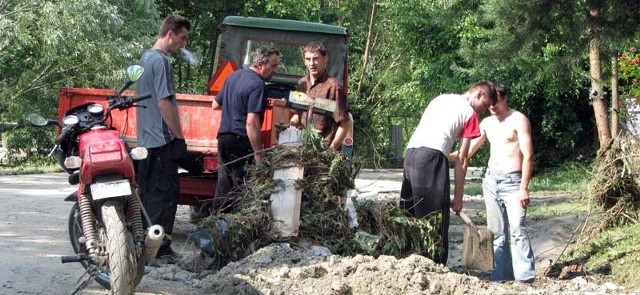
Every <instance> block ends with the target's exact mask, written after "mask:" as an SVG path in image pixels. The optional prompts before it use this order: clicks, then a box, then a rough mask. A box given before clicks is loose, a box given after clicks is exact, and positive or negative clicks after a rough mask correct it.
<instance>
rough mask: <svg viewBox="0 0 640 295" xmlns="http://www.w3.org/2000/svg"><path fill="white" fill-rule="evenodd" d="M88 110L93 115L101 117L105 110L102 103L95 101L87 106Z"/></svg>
mask: <svg viewBox="0 0 640 295" xmlns="http://www.w3.org/2000/svg"><path fill="white" fill-rule="evenodd" d="M87 111H89V113H90V114H91V116H94V117H99V116H102V113H103V112H104V107H103V106H102V105H101V104H98V103H94V104H92V105H90V106H88V107H87Z"/></svg>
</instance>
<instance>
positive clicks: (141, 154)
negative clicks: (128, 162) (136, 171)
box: [130, 146, 149, 160]
mask: <svg viewBox="0 0 640 295" xmlns="http://www.w3.org/2000/svg"><path fill="white" fill-rule="evenodd" d="M130 154H131V159H134V160H144V159H146V158H147V155H148V154H149V152H148V151H147V148H144V147H141V146H139V147H135V148H133V149H132V150H131V153H130Z"/></svg>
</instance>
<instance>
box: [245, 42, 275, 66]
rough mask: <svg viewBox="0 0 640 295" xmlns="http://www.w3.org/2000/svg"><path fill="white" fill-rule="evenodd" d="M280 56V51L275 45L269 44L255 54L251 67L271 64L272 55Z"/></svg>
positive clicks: (259, 48) (261, 47)
mask: <svg viewBox="0 0 640 295" xmlns="http://www.w3.org/2000/svg"><path fill="white" fill-rule="evenodd" d="M274 54H275V55H278V56H279V55H280V51H278V49H276V48H275V47H274V46H273V45H271V44H267V45H262V46H260V47H258V49H256V51H254V52H253V57H252V59H251V66H252V67H256V66H258V65H261V64H267V63H269V60H270V59H271V56H272V55H274Z"/></svg>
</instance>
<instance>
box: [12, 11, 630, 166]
mask: <svg viewBox="0 0 640 295" xmlns="http://www.w3.org/2000/svg"><path fill="white" fill-rule="evenodd" d="M639 3H640V1H639V0H633V1H628V0H580V1H552V0H534V1H525V0H509V1H507V0H472V1H462V0H436V1H425V0H406V1H390V0H379V1H370V0H317V1H306V2H300V1H291V0H242V1H237V0H223V1H166V0H163V1H150V0H134V1H121V0H116V1H105V0H73V1H71V0H56V1H45V0H29V1H27V0H0V52H2V54H1V55H0V97H2V99H1V100H0V122H19V121H21V118H22V117H23V116H24V114H26V113H28V112H31V111H38V112H40V113H44V114H47V115H51V116H53V114H55V113H56V112H57V103H58V101H57V89H58V88H59V87H61V86H74V87H98V88H113V87H115V86H116V85H118V84H119V83H120V82H121V81H122V79H123V75H124V72H123V70H122V69H124V68H125V67H126V65H128V64H131V63H135V62H137V60H138V58H139V57H140V55H141V54H142V52H143V51H144V50H146V49H147V48H148V47H150V46H151V45H152V44H153V40H154V39H155V37H156V34H157V32H156V30H157V26H158V24H159V22H160V20H161V19H162V18H163V17H164V16H166V15H168V14H172V13H177V14H181V15H184V16H186V17H187V18H189V19H190V20H191V22H192V30H191V33H190V35H189V44H188V47H189V49H190V50H191V51H193V52H196V53H197V54H199V55H201V56H202V57H203V59H202V60H203V62H202V63H200V64H198V65H195V66H194V65H189V64H187V63H184V62H182V61H181V60H179V59H176V60H175V64H174V66H175V69H176V71H175V72H176V76H177V77H176V82H177V85H178V87H179V91H181V92H190V93H204V92H205V89H206V84H207V81H208V79H209V77H210V75H211V74H212V71H213V69H212V68H211V67H212V64H211V61H212V55H213V49H214V48H215V46H214V45H213V42H215V38H214V37H215V34H216V32H217V26H218V24H219V23H220V22H221V21H222V19H223V18H224V17H225V16H227V15H245V16H254V17H272V18H287V19H296V20H303V21H313V22H321V23H328V24H335V25H341V26H344V27H346V28H347V29H348V30H349V33H350V41H349V52H350V56H349V62H350V66H349V71H350V79H349V85H348V89H349V96H348V97H349V98H348V99H349V103H350V104H351V106H352V108H353V113H354V118H355V124H356V132H355V136H356V145H357V146H356V148H357V153H358V155H359V156H360V157H361V160H362V161H363V163H364V164H365V165H366V166H386V165H390V164H391V163H392V160H393V158H394V157H397V156H398V151H397V147H396V146H394V145H393V144H392V136H391V130H392V129H393V130H396V131H397V130H402V133H403V139H404V141H405V142H406V140H408V137H409V136H410V135H411V133H412V132H413V129H414V128H415V126H416V124H417V121H418V119H419V117H420V115H421V114H422V112H423V110H424V108H425V106H426V105H427V104H428V102H429V101H430V100H431V99H432V98H434V97H435V96H437V95H438V94H440V93H445V92H450V93H462V92H464V91H465V90H466V88H467V87H468V86H469V85H470V84H472V83H474V82H476V81H478V80H483V79H486V80H492V81H497V82H500V83H503V84H505V85H507V87H509V89H510V92H511V98H512V100H511V103H510V104H511V105H512V107H514V108H516V109H518V110H520V111H522V112H523V113H524V114H525V115H527V116H528V117H529V119H530V121H531V124H532V131H533V137H534V148H535V151H536V157H537V159H538V161H537V165H540V166H542V167H546V166H551V165H554V164H556V163H559V162H562V161H563V160H571V159H573V158H575V157H577V156H578V155H579V154H582V155H584V156H592V155H594V154H595V151H596V149H597V148H598V147H599V146H602V145H603V144H605V143H604V142H603V138H606V136H604V137H603V135H606V131H608V128H609V125H608V122H609V120H608V115H609V114H608V113H609V104H610V102H609V98H608V97H607V95H606V94H605V92H607V93H610V91H606V90H608V89H609V87H610V85H611V83H610V82H609V81H610V80H609V79H610V73H611V71H610V62H609V58H608V56H610V55H612V54H619V55H620V62H621V63H620V66H621V69H620V77H621V80H620V86H621V88H620V90H621V92H620V93H621V96H623V97H625V96H629V95H638V90H637V89H639V87H638V86H637V85H638V84H637V83H638V82H637V78H638V77H637V73H638V72H637V71H638V70H637V69H638V66H637V64H638V62H634V60H638V57H637V56H638V55H637V53H636V51H635V50H636V49H635V48H637V45H638V44H637V41H636V40H637V38H636V37H637V36H638V30H637V28H638V22H639V21H640V17H639V11H640V4H639ZM595 49H598V50H599V51H597V53H598V54H596V51H594V50H595ZM603 57H604V58H603ZM301 62H302V61H301ZM597 66H600V67H597ZM598 71H599V72H598ZM634 71H635V72H634ZM598 73H599V74H598ZM592 89H597V90H598V91H597V92H598V95H596V96H593V95H591V94H592V93H593V91H592ZM389 106H393V107H389ZM605 123H606V124H605ZM392 127H394V128H392ZM603 129H606V130H603ZM609 134H610V133H609ZM36 136H37V135H35V133H34V134H31V133H30V132H23V133H20V131H15V132H12V134H10V136H9V137H5V138H19V140H18V142H20V143H22V144H23V146H30V147H33V146H35V145H34V144H35V143H36V142H37V144H38V146H45V145H46V144H50V142H48V143H47V141H46V140H34V139H33V138H34V137H36ZM7 140H8V139H7ZM19 147H20V145H19V144H18V145H16V148H19ZM401 152H402V151H400V153H401ZM485 152H486V151H485ZM474 161H477V164H478V165H480V164H481V163H482V162H481V161H482V159H476V160H474ZM472 164H473V163H472Z"/></svg>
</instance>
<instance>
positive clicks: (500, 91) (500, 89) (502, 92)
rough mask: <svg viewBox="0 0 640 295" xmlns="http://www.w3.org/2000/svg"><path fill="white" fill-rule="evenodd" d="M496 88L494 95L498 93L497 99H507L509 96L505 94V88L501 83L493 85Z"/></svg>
mask: <svg viewBox="0 0 640 295" xmlns="http://www.w3.org/2000/svg"><path fill="white" fill-rule="evenodd" d="M494 85H495V88H496V93H498V99H500V98H501V97H503V98H504V99H505V100H508V99H509V94H508V93H507V87H506V86H504V85H502V84H501V83H494Z"/></svg>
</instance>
